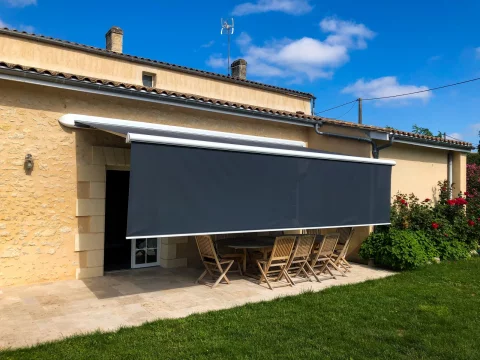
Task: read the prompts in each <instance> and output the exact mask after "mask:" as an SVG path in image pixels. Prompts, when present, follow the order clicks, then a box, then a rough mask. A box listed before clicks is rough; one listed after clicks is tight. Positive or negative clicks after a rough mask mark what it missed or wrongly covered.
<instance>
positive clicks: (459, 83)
mask: <svg viewBox="0 0 480 360" xmlns="http://www.w3.org/2000/svg"><path fill="white" fill-rule="evenodd" d="M478 80H480V77H478V78H474V79H470V80H465V81H460V82H456V83H453V84H448V85H442V86H437V87H434V88H431V89H426V90H419V91H413V92H410V93H405V94H397V95H390V96H381V97H375V98H368V99H362V100H365V101H372V100H382V99H391V98H396V97H401V96H409V95H414V94H420V93H424V92H428V91H434V90H439V89H445V88H448V87H451V86H457V85H462V84H466V83H469V82H473V81H478ZM356 101H358V99H355V100H352V101H349V102H346V103H345V104H341V105H338V106H334V107H331V108H329V109H325V110H322V111H318V112H316V113H315V114H316V115H318V114H321V113H324V112H327V111H330V110H334V109H338V108H339V107H342V106H345V105H348V104H351V103H353V102H356ZM342 116H343V115H342ZM459 141H461V140H459Z"/></svg>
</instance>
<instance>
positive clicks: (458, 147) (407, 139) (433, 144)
mask: <svg viewBox="0 0 480 360" xmlns="http://www.w3.org/2000/svg"><path fill="white" fill-rule="evenodd" d="M395 140H397V141H398V140H400V141H403V142H406V143H413V144H424V145H431V147H433V148H448V149H451V150H457V151H464V152H471V151H472V150H473V149H475V147H474V146H472V145H460V144H452V143H447V142H442V141H435V140H429V139H423V138H417V137H413V136H407V135H398V134H395Z"/></svg>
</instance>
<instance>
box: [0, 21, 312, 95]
mask: <svg viewBox="0 0 480 360" xmlns="http://www.w3.org/2000/svg"><path fill="white" fill-rule="evenodd" d="M2 33H3V34H7V35H12V36H21V37H24V38H29V39H32V40H37V41H43V42H48V43H53V44H57V45H63V46H68V47H71V48H76V49H79V50H87V51H91V52H95V53H100V54H103V55H106V56H111V57H116V58H122V59H124V60H129V61H136V62H142V63H148V64H149V65H153V66H159V67H163V68H168V69H171V70H177V71H182V72H187V73H192V74H195V75H200V76H208V77H211V78H216V79H220V80H224V81H228V82H234V83H237V84H243V85H245V86H252V87H257V88H262V89H266V90H270V91H275V92H281V93H284V94H289V95H293V96H300V97H304V98H309V99H313V98H315V96H314V95H313V94H310V93H306V92H302V91H298V90H291V89H286V88H283V87H279V86H273V85H268V84H264V83H260V82H257V81H252V80H246V79H239V78H233V77H231V76H227V75H222V74H218V73H214V72H210V71H205V70H199V69H194V68H191V67H187V66H181V65H175V64H170V63H167V62H163V61H158V60H152V59H148V58H144V57H140V56H135V55H128V54H122V53H117V52H115V51H110V50H106V49H102V48H97V47H94V46H89V45H84V44H79V43H76V42H72V41H68V40H62V39H56V38H53V37H50V36H44V35H38V34H34V33H28V32H26V31H18V30H15V29H9V28H6V27H4V28H1V27H0V34H2Z"/></svg>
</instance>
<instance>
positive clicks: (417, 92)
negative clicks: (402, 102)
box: [362, 77, 480, 101]
mask: <svg viewBox="0 0 480 360" xmlns="http://www.w3.org/2000/svg"><path fill="white" fill-rule="evenodd" d="M477 80H480V77H478V78H475V79H470V80H465V81H460V82H457V83H454V84H448V85H442V86H438V87H435V88H431V89H426V90H420V91H414V92H410V93H405V94H398V95H390V96H381V97H376V98H369V99H362V100H364V101H371V100H382V99H391V98H396V97H400V96H408V95H413V94H420V93H424V92H428V91H433V90H438V89H444V88H447V87H451V86H457V85H461V84H466V83H469V82H472V81H477Z"/></svg>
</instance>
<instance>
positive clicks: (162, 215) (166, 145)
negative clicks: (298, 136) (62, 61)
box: [75, 118, 395, 239]
mask: <svg viewBox="0 0 480 360" xmlns="http://www.w3.org/2000/svg"><path fill="white" fill-rule="evenodd" d="M99 119H100V118H93V119H86V118H83V119H79V120H78V121H77V120H75V124H76V126H80V127H81V126H83V127H94V128H96V129H100V130H104V131H109V132H113V133H116V134H119V135H123V136H126V141H127V142H129V143H131V160H130V162H131V165H130V166H131V167H130V193H129V204H128V226H127V238H130V239H134V238H149V237H170V236H186V235H198V234H214V233H235V232H254V231H270V230H293V229H308V228H328V227H342V226H366V225H383V224H389V223H390V183H391V167H392V165H395V162H393V161H389V160H377V159H371V158H362V157H352V156H344V155H338V154H330V153H324V152H320V151H315V150H312V149H306V148H304V147H301V146H299V145H300V144H301V142H296V143H295V142H285V141H283V140H280V139H264V138H260V137H244V136H242V135H238V134H224V135H222V133H215V132H205V131H202V130H199V131H196V130H194V129H186V130H184V131H175V130H173V128H176V127H171V128H170V129H169V128H165V127H164V126H163V125H154V124H148V123H138V122H127V121H123V120H115V121H114V122H112V121H109V122H108V121H105V119H100V120H99ZM110 120H111V119H110ZM132 123H133V124H132ZM159 126H160V127H161V128H159ZM178 129H185V128H177V130H178ZM213 133H215V134H213Z"/></svg>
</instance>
